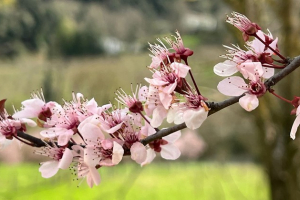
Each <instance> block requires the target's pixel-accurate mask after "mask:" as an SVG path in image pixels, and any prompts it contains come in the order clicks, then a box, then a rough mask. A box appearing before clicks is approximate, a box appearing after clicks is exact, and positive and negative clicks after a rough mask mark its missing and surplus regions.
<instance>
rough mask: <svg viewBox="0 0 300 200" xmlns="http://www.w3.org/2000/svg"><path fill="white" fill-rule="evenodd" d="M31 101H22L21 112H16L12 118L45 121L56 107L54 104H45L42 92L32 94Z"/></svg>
mask: <svg viewBox="0 0 300 200" xmlns="http://www.w3.org/2000/svg"><path fill="white" fill-rule="evenodd" d="M31 97H32V99H28V100H25V101H23V102H22V103H21V104H22V106H23V107H22V110H21V111H18V112H16V113H15V114H14V115H13V118H38V119H40V120H42V121H47V119H48V118H50V117H51V116H52V114H53V109H55V107H56V106H57V105H58V104H57V103H56V102H53V101H50V102H47V103H46V102H45V99H44V95H43V92H42V91H41V92H40V93H38V92H37V93H32V95H31Z"/></svg>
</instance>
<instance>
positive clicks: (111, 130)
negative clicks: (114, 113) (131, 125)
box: [105, 122, 124, 133]
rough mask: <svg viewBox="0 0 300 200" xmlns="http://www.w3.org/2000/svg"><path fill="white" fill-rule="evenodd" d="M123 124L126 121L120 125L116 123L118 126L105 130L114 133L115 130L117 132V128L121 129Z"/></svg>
mask: <svg viewBox="0 0 300 200" xmlns="http://www.w3.org/2000/svg"><path fill="white" fill-rule="evenodd" d="M123 124H124V122H122V123H120V124H118V125H116V126H114V127H112V128H110V129H108V130H107V129H106V130H105V131H106V132H107V133H114V132H116V131H117V130H119V129H120V128H121V127H122V125H123Z"/></svg>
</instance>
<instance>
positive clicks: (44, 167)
mask: <svg viewBox="0 0 300 200" xmlns="http://www.w3.org/2000/svg"><path fill="white" fill-rule="evenodd" d="M39 172H41V173H42V177H43V178H50V177H52V176H54V175H55V174H56V173H57V172H58V161H55V160H52V161H47V162H43V163H41V166H40V168H39Z"/></svg>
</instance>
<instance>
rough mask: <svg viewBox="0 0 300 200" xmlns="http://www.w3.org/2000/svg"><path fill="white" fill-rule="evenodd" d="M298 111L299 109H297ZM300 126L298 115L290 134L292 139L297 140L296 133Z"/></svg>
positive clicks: (299, 116)
mask: <svg viewBox="0 0 300 200" xmlns="http://www.w3.org/2000/svg"><path fill="white" fill-rule="evenodd" d="M298 108H299V107H298ZM297 110H298V109H297ZM299 125H300V115H298V116H297V117H296V119H295V121H294V123H293V126H292V129H291V133H290V137H291V138H292V139H293V140H294V139H295V138H296V132H297V129H298V127H299Z"/></svg>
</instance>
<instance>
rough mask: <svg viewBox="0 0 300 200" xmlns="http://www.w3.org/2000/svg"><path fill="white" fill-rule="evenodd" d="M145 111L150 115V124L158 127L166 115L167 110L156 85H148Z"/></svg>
mask: <svg viewBox="0 0 300 200" xmlns="http://www.w3.org/2000/svg"><path fill="white" fill-rule="evenodd" d="M145 112H146V114H147V116H152V119H151V122H150V123H151V126H153V127H155V128H156V127H159V126H160V125H161V124H162V122H163V120H164V119H165V118H166V117H167V114H168V110H167V109H166V108H165V107H164V105H163V103H162V102H161V100H160V96H159V88H158V86H154V85H150V86H149V90H148V96H147V101H146V103H145Z"/></svg>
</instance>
